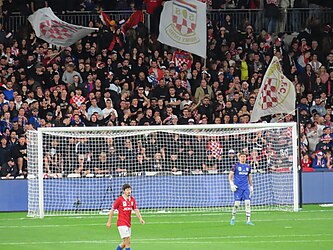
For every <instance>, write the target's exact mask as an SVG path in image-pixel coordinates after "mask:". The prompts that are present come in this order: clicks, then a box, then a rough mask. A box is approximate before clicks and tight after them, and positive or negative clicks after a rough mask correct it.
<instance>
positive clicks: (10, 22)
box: [0, 8, 333, 33]
mask: <svg viewBox="0 0 333 250" xmlns="http://www.w3.org/2000/svg"><path fill="white" fill-rule="evenodd" d="M106 13H107V14H108V15H109V16H110V18H111V19H114V20H117V21H119V20H122V19H125V20H126V19H127V18H128V17H129V16H130V15H131V14H132V12H131V11H116V12H106ZM227 15H229V16H230V17H231V23H232V26H233V27H234V28H235V29H240V30H244V29H245V27H246V26H247V25H249V24H250V25H252V26H253V28H254V30H255V32H257V33H258V32H260V30H261V29H262V28H264V27H265V17H264V11H263V10H261V9H255V10H250V9H219V10H208V11H207V17H208V18H209V19H210V20H213V21H215V22H217V24H218V25H223V23H224V21H225V18H226V16H227ZM58 17H59V18H60V19H62V20H64V21H66V22H69V23H73V24H77V25H84V26H87V25H88V23H89V21H91V20H97V19H98V18H99V17H98V14H97V13H92V12H70V13H67V14H64V15H63V14H60V15H58ZM283 18H285V20H286V27H285V28H284V29H281V30H284V31H286V32H294V31H296V32H297V31H300V30H301V29H302V28H304V27H305V25H306V24H307V23H309V22H311V21H313V20H314V19H316V20H317V21H319V22H320V23H322V24H324V23H333V10H331V9H295V8H291V9H281V14H280V19H283ZM0 22H2V23H3V24H4V28H5V30H6V31H11V32H17V31H18V30H20V28H22V27H29V23H28V20H27V17H26V16H20V15H12V16H10V17H8V18H4V17H2V18H1V19H0ZM145 24H146V26H147V27H148V28H149V15H148V14H145Z"/></svg>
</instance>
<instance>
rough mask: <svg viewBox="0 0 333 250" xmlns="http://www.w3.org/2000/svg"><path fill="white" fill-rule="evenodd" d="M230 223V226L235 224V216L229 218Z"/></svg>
mask: <svg viewBox="0 0 333 250" xmlns="http://www.w3.org/2000/svg"><path fill="white" fill-rule="evenodd" d="M230 225H231V226H233V225H235V218H234V217H233V218H232V219H231V220H230Z"/></svg>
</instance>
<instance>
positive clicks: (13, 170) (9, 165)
mask: <svg viewBox="0 0 333 250" xmlns="http://www.w3.org/2000/svg"><path fill="white" fill-rule="evenodd" d="M0 173H1V177H2V178H5V179H9V178H10V177H16V176H17V174H18V169H17V166H16V164H15V161H14V159H13V158H9V160H8V161H7V162H5V163H3V164H2V165H1V167H0Z"/></svg>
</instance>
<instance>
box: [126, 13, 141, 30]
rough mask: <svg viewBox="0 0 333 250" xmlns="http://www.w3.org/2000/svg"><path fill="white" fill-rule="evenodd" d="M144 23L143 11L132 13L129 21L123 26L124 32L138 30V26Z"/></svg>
mask: <svg viewBox="0 0 333 250" xmlns="http://www.w3.org/2000/svg"><path fill="white" fill-rule="evenodd" d="M143 21H144V15H143V12H142V10H136V11H135V12H133V13H132V15H131V16H130V17H129V18H128V19H127V21H126V22H125V23H124V25H123V26H122V30H123V32H126V31H127V30H129V29H131V28H136V27H137V26H138V24H139V23H140V22H141V23H143Z"/></svg>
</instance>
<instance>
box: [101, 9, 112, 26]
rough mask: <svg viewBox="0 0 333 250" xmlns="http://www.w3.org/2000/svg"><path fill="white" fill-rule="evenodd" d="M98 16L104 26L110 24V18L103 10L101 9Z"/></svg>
mask: <svg viewBox="0 0 333 250" xmlns="http://www.w3.org/2000/svg"><path fill="white" fill-rule="evenodd" d="M99 18H100V19H101V21H102V23H103V24H104V25H106V26H110V23H111V19H110V17H109V16H108V14H106V13H105V12H103V11H101V13H100V15H99Z"/></svg>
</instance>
